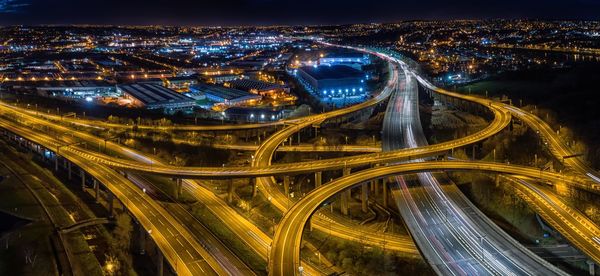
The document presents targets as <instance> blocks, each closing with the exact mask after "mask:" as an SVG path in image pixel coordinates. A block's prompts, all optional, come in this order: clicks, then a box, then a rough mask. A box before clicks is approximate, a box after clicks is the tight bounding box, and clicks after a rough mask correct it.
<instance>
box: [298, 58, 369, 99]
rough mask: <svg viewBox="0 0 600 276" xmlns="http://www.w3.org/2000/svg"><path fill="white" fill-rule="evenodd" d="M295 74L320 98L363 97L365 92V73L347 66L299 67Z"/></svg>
mask: <svg viewBox="0 0 600 276" xmlns="http://www.w3.org/2000/svg"><path fill="white" fill-rule="evenodd" d="M296 75H297V77H298V79H299V80H300V82H301V83H302V84H303V85H304V86H305V87H306V88H307V89H308V90H310V91H311V92H312V93H313V94H314V95H315V96H317V97H318V98H320V99H321V100H332V99H345V98H363V97H365V96H366V94H367V91H366V86H365V80H366V75H365V73H364V72H362V71H359V70H356V69H354V68H352V67H349V66H344V65H333V66H328V65H321V66H307V67H301V68H298V70H297V73H296Z"/></svg>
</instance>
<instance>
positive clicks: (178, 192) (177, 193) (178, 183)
mask: <svg viewBox="0 0 600 276" xmlns="http://www.w3.org/2000/svg"><path fill="white" fill-rule="evenodd" d="M182 186H183V179H181V178H177V179H176V180H175V188H176V189H177V190H176V191H175V199H177V200H179V198H180V197H181V187H182Z"/></svg>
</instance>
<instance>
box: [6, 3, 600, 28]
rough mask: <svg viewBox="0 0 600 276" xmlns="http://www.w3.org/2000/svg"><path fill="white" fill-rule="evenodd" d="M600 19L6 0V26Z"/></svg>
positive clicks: (403, 6)
mask: <svg viewBox="0 0 600 276" xmlns="http://www.w3.org/2000/svg"><path fill="white" fill-rule="evenodd" d="M487 18H541V19H585V20H600V0H504V1H489V0H488V1H486V0H465V1H450V0H409V1H402V0H387V1H381V0H379V1H378V0H370V1H369V0H360V1H359V0H320V1H319V0H304V1H300V0H296V1H292V0H210V1H205V0H146V1H144V0H94V1H86V0H0V25H14V24H86V23H90V24H140V25H145V24H168V25H235V24H244V25H266V24H338V23H354V22H356V23H368V22H390V21H400V20H410V19H487Z"/></svg>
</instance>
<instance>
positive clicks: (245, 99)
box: [190, 84, 262, 106]
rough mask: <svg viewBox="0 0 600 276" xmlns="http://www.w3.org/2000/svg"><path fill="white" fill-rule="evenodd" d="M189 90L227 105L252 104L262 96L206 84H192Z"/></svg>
mask: <svg viewBox="0 0 600 276" xmlns="http://www.w3.org/2000/svg"><path fill="white" fill-rule="evenodd" d="M190 91H191V92H192V93H193V94H199V95H204V96H206V98H207V99H208V100H210V101H213V102H215V103H220V104H224V105H228V106H236V105H245V104H253V103H255V102H257V101H259V100H260V99H261V98H262V97H261V96H260V95H256V94H251V93H249V92H246V91H242V90H238V89H233V88H227V87H221V86H214V85H206V84H198V85H193V86H191V87H190Z"/></svg>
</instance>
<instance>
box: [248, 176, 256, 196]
mask: <svg viewBox="0 0 600 276" xmlns="http://www.w3.org/2000/svg"><path fill="white" fill-rule="evenodd" d="M248 184H249V185H250V187H252V198H254V197H256V195H257V194H258V186H256V178H254V177H250V178H248Z"/></svg>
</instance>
